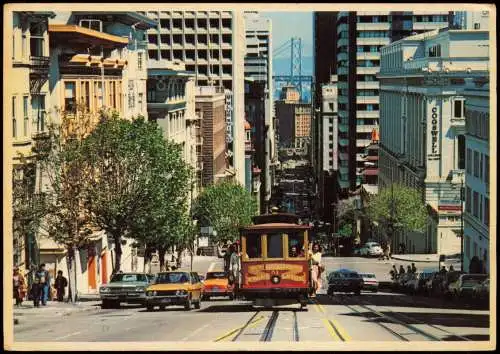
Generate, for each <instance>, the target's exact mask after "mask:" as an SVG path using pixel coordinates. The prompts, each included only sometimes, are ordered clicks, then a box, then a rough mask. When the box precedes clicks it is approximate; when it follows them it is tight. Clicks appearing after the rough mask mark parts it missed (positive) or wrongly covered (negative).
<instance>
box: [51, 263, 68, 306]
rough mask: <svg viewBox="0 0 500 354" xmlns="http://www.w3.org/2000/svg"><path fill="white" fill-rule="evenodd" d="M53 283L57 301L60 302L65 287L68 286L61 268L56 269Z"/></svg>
mask: <svg viewBox="0 0 500 354" xmlns="http://www.w3.org/2000/svg"><path fill="white" fill-rule="evenodd" d="M54 285H55V288H56V291H57V301H59V302H61V301H63V300H64V293H65V288H66V287H67V286H68V280H67V279H66V278H65V277H64V276H63V272H62V270H59V271H57V277H56V280H55V284H54Z"/></svg>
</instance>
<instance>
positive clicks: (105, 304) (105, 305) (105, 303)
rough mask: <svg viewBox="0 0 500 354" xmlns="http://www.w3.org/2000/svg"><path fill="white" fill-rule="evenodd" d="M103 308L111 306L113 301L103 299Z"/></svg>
mask: <svg viewBox="0 0 500 354" xmlns="http://www.w3.org/2000/svg"><path fill="white" fill-rule="evenodd" d="M101 308H103V309H109V308H111V302H110V301H109V300H102V303H101Z"/></svg>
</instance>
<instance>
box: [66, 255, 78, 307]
mask: <svg viewBox="0 0 500 354" xmlns="http://www.w3.org/2000/svg"><path fill="white" fill-rule="evenodd" d="M77 252H78V250H77V249H75V248H73V249H68V256H67V257H66V262H67V265H68V301H69V302H72V303H74V302H76V299H77V289H78V287H77V283H76V278H77V277H76V253H77Z"/></svg>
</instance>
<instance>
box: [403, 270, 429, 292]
mask: <svg viewBox="0 0 500 354" xmlns="http://www.w3.org/2000/svg"><path fill="white" fill-rule="evenodd" d="M434 273H435V271H434V270H425V269H424V270H423V271H422V272H417V273H416V274H415V276H413V277H411V278H410V280H408V281H407V283H406V286H407V288H408V290H409V292H410V293H412V294H417V293H423V292H424V291H425V284H426V282H427V280H428V279H429V278H431V276H432V275H433V274H434Z"/></svg>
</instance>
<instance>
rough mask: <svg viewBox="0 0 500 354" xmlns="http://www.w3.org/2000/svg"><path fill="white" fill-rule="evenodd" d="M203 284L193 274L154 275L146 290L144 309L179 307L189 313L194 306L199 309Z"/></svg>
mask: <svg viewBox="0 0 500 354" xmlns="http://www.w3.org/2000/svg"><path fill="white" fill-rule="evenodd" d="M202 292H203V283H202V282H201V281H200V278H199V277H198V274H197V273H195V272H182V271H170V272H161V273H158V274H157V275H156V278H155V282H154V284H152V285H150V286H149V287H148V288H147V289H146V309H147V310H148V311H152V310H153V309H154V307H155V306H159V307H160V310H164V309H165V307H166V306H175V305H180V306H184V309H185V310H187V311H189V310H191V306H192V305H193V304H194V307H195V308H196V309H199V308H200V307H201V300H202V299H201V298H202Z"/></svg>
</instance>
